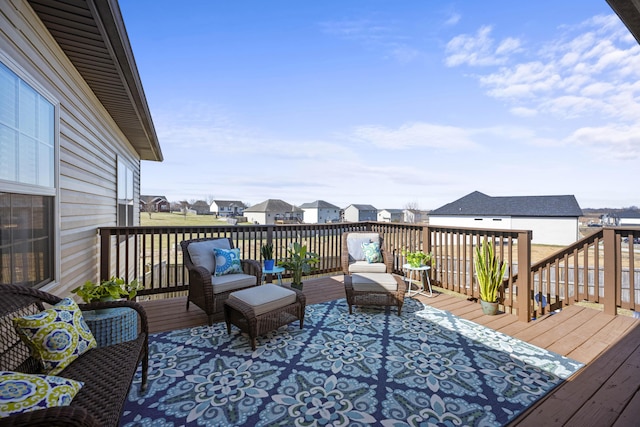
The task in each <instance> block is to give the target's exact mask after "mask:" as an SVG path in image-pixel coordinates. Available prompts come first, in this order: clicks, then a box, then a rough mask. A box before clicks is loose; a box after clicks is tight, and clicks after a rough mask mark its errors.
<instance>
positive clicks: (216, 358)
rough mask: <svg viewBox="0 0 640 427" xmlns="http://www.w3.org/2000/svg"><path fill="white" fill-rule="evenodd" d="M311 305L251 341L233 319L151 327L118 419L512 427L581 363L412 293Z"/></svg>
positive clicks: (178, 423) (136, 421)
mask: <svg viewBox="0 0 640 427" xmlns="http://www.w3.org/2000/svg"><path fill="white" fill-rule="evenodd" d="M348 313H349V312H348V308H347V304H346V301H345V300H344V299H342V300H337V301H332V302H328V303H324V304H316V305H311V306H307V311H306V318H305V322H304V329H303V330H300V328H299V324H298V322H294V323H292V324H290V325H288V326H286V327H282V328H280V329H279V330H278V331H274V332H273V333H271V334H269V335H265V336H263V337H260V338H259V339H258V348H257V350H256V351H251V346H250V343H249V340H248V338H247V337H246V336H242V335H240V332H239V330H238V329H236V328H235V327H232V334H231V336H228V335H227V331H226V326H225V325H224V323H220V324H215V325H213V326H211V327H209V326H201V327H196V328H192V329H184V330H179V331H173V332H167V333H161V334H155V335H151V337H150V340H149V346H150V368H149V385H148V389H147V392H146V393H145V394H144V395H140V394H139V390H140V387H139V384H140V372H138V374H137V375H136V380H135V382H134V384H133V385H132V387H131V392H130V394H129V399H128V401H127V403H126V405H125V410H124V414H123V416H122V419H121V423H122V425H125V426H134V425H144V426H182V425H202V426H239V425H243V426H316V425H319V426H366V425H378V426H388V427H390V426H427V425H428V426H436V425H442V426H461V425H482V426H491V425H504V424H506V423H508V422H509V421H510V420H512V419H514V418H515V417H516V416H517V415H518V414H520V413H521V412H523V411H524V410H525V409H526V408H527V407H529V406H530V405H531V404H532V403H534V402H535V401H536V400H538V399H540V398H541V397H542V396H544V395H545V394H546V393H548V392H549V391H550V390H552V389H553V388H554V387H556V386H557V385H558V384H560V383H561V382H562V381H563V380H564V379H566V378H568V377H569V376H570V375H572V374H573V373H574V372H576V371H577V370H578V369H580V367H581V366H582V365H581V364H580V363H578V362H576V361H574V360H571V359H568V358H566V357H562V356H559V355H557V354H554V353H551V352H549V351H546V350H543V349H540V348H538V347H535V346H533V345H530V344H527V343H526V342H523V341H520V340H517V339H515V338H511V337H509V336H507V335H504V334H501V333H499V332H495V331H493V330H492V329H489V328H486V327H483V326H479V325H477V324H475V323H473V322H470V321H467V320H463V319H459V318H457V317H455V316H453V315H451V314H450V313H449V312H446V311H442V310H438V309H435V308H432V307H425V306H424V305H423V304H422V303H420V302H418V301H416V300H413V299H408V300H405V306H404V308H403V313H402V317H398V316H397V315H396V314H395V313H396V310H395V308H393V309H389V308H386V309H385V308H380V309H378V308H357V309H356V311H355V312H354V314H353V315H349V314H348Z"/></svg>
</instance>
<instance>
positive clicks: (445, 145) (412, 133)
mask: <svg viewBox="0 0 640 427" xmlns="http://www.w3.org/2000/svg"><path fill="white" fill-rule="evenodd" d="M351 138H353V139H354V140H356V141H361V142H366V143H370V144H373V145H375V146H377V147H380V148H384V149H388V150H401V149H407V148H415V147H431V148H441V149H447V150H461V149H470V148H474V147H476V146H477V144H476V143H475V142H474V141H473V140H472V139H471V135H470V133H469V131H467V130H465V129H462V128H458V127H454V126H442V125H434V124H430V123H408V124H404V125H402V126H400V127H399V128H397V129H389V128H386V127H384V126H360V127H357V128H355V129H354V130H353V132H352V134H351Z"/></svg>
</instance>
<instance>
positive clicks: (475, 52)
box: [445, 26, 521, 67]
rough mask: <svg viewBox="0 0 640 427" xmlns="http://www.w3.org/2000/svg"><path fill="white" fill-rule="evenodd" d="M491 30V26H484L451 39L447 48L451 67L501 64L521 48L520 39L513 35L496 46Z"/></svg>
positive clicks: (448, 63) (447, 61)
mask: <svg viewBox="0 0 640 427" xmlns="http://www.w3.org/2000/svg"><path fill="white" fill-rule="evenodd" d="M491 30H492V28H491V26H483V27H481V28H480V29H478V32H477V33H476V34H474V35H469V34H461V35H459V36H456V37H454V38H453V39H451V40H450V41H449V43H447V47H446V50H445V52H446V54H447V57H446V59H445V64H446V65H447V66H449V67H455V66H458V65H463V64H467V65H471V66H489V65H500V64H504V63H506V62H507V59H508V55H510V54H511V53H513V52H517V51H519V50H520V49H521V48H520V45H521V43H520V40H518V39H516V38H511V37H509V38H507V39H505V40H503V41H501V42H500V43H499V44H498V46H497V47H494V46H495V44H496V43H495V40H494V39H493V38H491Z"/></svg>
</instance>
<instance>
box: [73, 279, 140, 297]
mask: <svg viewBox="0 0 640 427" xmlns="http://www.w3.org/2000/svg"><path fill="white" fill-rule="evenodd" d="M143 288H144V287H143V286H142V284H141V283H138V281H137V280H133V281H131V282H129V283H125V281H124V279H122V278H120V277H115V276H112V277H111V278H110V279H109V280H103V281H102V282H100V283H94V282H92V281H90V280H88V281H86V282H85V283H84V285H82V286H78V287H77V288H75V289H74V290H72V291H71V293H74V294H76V295H78V296H79V297H80V298H82V300H83V301H84V302H86V303H90V302H94V301H114V300H117V299H120V298H124V297H126V298H128V299H132V298H134V297H135V296H136V294H137V293H138V291H139V290H141V289H143Z"/></svg>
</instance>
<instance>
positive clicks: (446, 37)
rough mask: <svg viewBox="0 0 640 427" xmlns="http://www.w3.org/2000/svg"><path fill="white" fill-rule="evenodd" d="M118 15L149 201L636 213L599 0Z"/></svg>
mask: <svg viewBox="0 0 640 427" xmlns="http://www.w3.org/2000/svg"><path fill="white" fill-rule="evenodd" d="M178 4H179V5H180V7H178ZM120 7H121V10H122V15H123V17H124V21H125V24H126V27H127V32H128V35H129V38H130V41H131V45H132V48H133V51H134V55H135V58H136V63H137V66H138V70H139V72H140V76H141V78H142V83H143V86H144V90H145V94H146V97H147V100H148V103H149V107H150V109H151V114H152V117H153V120H154V124H155V127H156V131H157V134H158V138H159V140H160V144H161V147H162V151H163V154H164V158H165V160H164V161H163V162H161V163H157V162H146V161H143V162H142V181H141V192H142V194H153V195H165V196H166V197H167V198H168V199H169V200H170V201H178V200H198V199H211V198H213V199H220V200H241V201H244V202H246V203H249V204H256V203H259V202H262V201H264V200H266V199H269V198H276V199H282V200H285V201H287V202H289V203H293V204H296V205H299V204H302V203H306V202H312V201H314V200H318V199H320V200H326V201H328V202H330V203H333V204H335V205H337V206H339V207H341V208H344V207H346V206H348V205H349V204H351V203H361V204H372V205H373V206H375V207H376V208H378V209H384V208H403V207H406V206H407V205H408V204H411V205H414V206H418V207H419V208H421V209H435V208H438V207H440V206H442V205H444V204H446V203H449V202H451V201H453V200H456V199H458V198H460V197H462V196H464V195H466V194H468V193H470V192H472V191H476V190H477V191H481V192H483V193H486V194H488V195H490V196H525V195H554V194H573V195H575V196H576V198H577V200H578V203H579V204H580V206H581V207H583V208H587V207H594V208H595V207H628V206H632V205H635V206H638V205H640V185H639V184H638V182H639V181H640V168H639V166H640V161H639V160H640V45H638V43H637V42H636V41H635V40H634V39H633V37H632V36H631V35H630V34H629V32H628V30H627V29H626V28H625V27H624V25H623V24H622V23H621V22H620V20H619V19H618V18H617V16H616V15H615V14H614V13H613V11H612V10H611V9H610V8H609V6H608V5H607V3H606V2H605V1H604V0H597V1H596V0H572V1H569V0H563V1H551V0H549V1H539V2H519V1H495V0H484V1H481V2H479V1H458V2H451V1H418V0H413V1H397V0H396V1H379V0H366V1H365V0H357V1H356V0H354V1H347V0H341V1H333V0H329V1H313V2H307V1H295V0H273V1H257V0H256V1H253V0H246V1H209V0H191V1H189V2H184V3H177V2H175V1H167V0H120Z"/></svg>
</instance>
